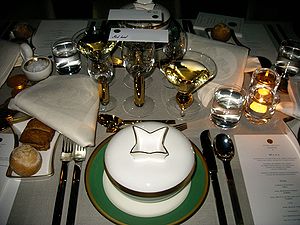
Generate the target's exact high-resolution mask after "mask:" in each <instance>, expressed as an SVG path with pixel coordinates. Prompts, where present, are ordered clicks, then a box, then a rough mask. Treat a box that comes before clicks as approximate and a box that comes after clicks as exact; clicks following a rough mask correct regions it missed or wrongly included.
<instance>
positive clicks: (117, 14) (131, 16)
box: [108, 9, 162, 21]
mask: <svg viewBox="0 0 300 225" xmlns="http://www.w3.org/2000/svg"><path fill="white" fill-rule="evenodd" d="M108 20H127V21H162V13H161V10H137V9H111V10H109V14H108Z"/></svg>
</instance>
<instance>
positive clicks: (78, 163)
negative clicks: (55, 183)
mask: <svg viewBox="0 0 300 225" xmlns="http://www.w3.org/2000/svg"><path fill="white" fill-rule="evenodd" d="M74 146H75V147H74V152H73V158H74V161H75V165H74V170H73V179H72V188H71V194H70V200H69V208H68V215H67V223H66V224H67V225H70V224H74V222H75V216H76V208H77V199H78V191H79V183H80V176H81V167H82V162H83V161H84V160H85V158H86V147H82V146H80V145H78V144H75V143H74Z"/></svg>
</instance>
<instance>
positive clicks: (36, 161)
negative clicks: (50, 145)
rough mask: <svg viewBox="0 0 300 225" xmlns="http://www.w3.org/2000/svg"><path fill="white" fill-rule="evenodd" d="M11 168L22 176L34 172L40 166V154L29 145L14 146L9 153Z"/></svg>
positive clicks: (30, 174)
mask: <svg viewBox="0 0 300 225" xmlns="http://www.w3.org/2000/svg"><path fill="white" fill-rule="evenodd" d="M9 165H10V167H11V169H12V170H13V171H14V172H15V173H16V174H18V175H20V176H22V177H28V176H32V175H34V174H36V173H37V172H38V171H39V170H40V168H41V166H42V156H41V154H40V153H39V152H38V151H37V150H36V149H35V148H34V147H32V146H31V145H21V146H19V147H16V148H15V149H14V150H13V151H12V152H11V154H10V157H9Z"/></svg>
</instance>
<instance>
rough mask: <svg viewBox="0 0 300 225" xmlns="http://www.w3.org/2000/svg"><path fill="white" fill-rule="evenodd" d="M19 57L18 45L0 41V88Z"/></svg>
mask: <svg viewBox="0 0 300 225" xmlns="http://www.w3.org/2000/svg"><path fill="white" fill-rule="evenodd" d="M19 56H20V45H19V44H16V43H13V42H11V41H6V40H0V87H1V86H2V85H3V84H4V82H5V81H6V79H7V77H8V76H9V74H10V72H11V70H12V68H13V67H14V65H15V63H16V61H17V59H18V57H19Z"/></svg>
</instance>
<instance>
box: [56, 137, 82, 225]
mask: <svg viewBox="0 0 300 225" xmlns="http://www.w3.org/2000/svg"><path fill="white" fill-rule="evenodd" d="M85 158H86V148H85V147H81V146H79V145H77V144H76V143H74V142H73V141H71V140H70V139H68V138H67V137H65V136H64V137H63V146H62V152H61V158H60V159H61V161H62V167H61V172H60V180H59V185H58V189H57V194H56V200H55V206H54V213H53V218H52V225H54V224H55V225H57V224H60V222H61V217H62V211H63V205H64V196H65V189H66V183H67V176H68V164H69V162H70V161H72V160H74V162H75V165H74V170H73V176H72V187H71V194H70V200H69V208H68V214H67V222H66V224H68V225H71V224H74V223H75V215H76V208H77V199H78V190H79V183H80V175H81V166H82V162H83V161H84V160H85Z"/></svg>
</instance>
